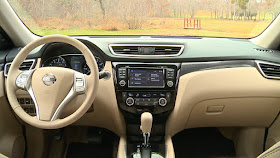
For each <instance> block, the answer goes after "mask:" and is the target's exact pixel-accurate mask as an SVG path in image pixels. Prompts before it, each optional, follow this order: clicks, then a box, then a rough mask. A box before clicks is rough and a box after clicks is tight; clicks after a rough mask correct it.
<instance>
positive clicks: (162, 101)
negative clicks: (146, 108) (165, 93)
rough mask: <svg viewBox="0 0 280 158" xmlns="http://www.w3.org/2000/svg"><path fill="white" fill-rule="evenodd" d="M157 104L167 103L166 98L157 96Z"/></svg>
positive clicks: (163, 104)
mask: <svg viewBox="0 0 280 158" xmlns="http://www.w3.org/2000/svg"><path fill="white" fill-rule="evenodd" d="M158 104H159V105H160V106H165V105H166V104H167V100H166V99H165V98H159V100H158Z"/></svg>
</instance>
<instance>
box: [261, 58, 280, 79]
mask: <svg viewBox="0 0 280 158" xmlns="http://www.w3.org/2000/svg"><path fill="white" fill-rule="evenodd" d="M257 65H258V68H259V70H260V71H261V73H262V75H263V76H264V77H266V78H271V79H280V64H275V63H270V62H263V61H257Z"/></svg>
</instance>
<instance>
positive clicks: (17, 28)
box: [0, 0, 38, 46]
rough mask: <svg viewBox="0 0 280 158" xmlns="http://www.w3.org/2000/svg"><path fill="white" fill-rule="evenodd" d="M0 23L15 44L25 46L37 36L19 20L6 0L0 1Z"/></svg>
mask: <svg viewBox="0 0 280 158" xmlns="http://www.w3.org/2000/svg"><path fill="white" fill-rule="evenodd" d="M0 25H1V27H2V28H3V29H4V30H5V32H6V33H7V34H8V35H9V37H10V38H11V39H12V41H13V43H14V44H15V45H16V46H25V45H27V44H28V43H30V42H31V41H33V40H35V39H36V38H38V36H36V35H35V34H33V33H31V32H30V31H29V30H28V28H27V27H26V26H25V25H24V24H23V23H22V22H21V20H20V19H19V18H18V16H17V15H16V13H15V12H14V10H13V9H12V7H11V6H10V4H9V3H8V1H7V0H1V1H0Z"/></svg>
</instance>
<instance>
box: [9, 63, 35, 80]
mask: <svg viewBox="0 0 280 158" xmlns="http://www.w3.org/2000/svg"><path fill="white" fill-rule="evenodd" d="M11 65H12V63H7V64H6V65H5V68H4V75H5V76H6V77H7V76H8V72H9V69H10V67H11ZM34 67H35V59H28V60H24V62H23V63H22V64H21V65H20V67H19V69H20V70H22V71H26V70H31V69H33V68H34Z"/></svg>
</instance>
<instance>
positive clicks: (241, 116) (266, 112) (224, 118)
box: [186, 97, 280, 128]
mask: <svg viewBox="0 0 280 158" xmlns="http://www.w3.org/2000/svg"><path fill="white" fill-rule="evenodd" d="M215 105H223V106H224V109H223V110H222V111H221V112H212V111H211V112H208V111H207V108H209V107H211V106H215ZM279 108H280V98H257V97H256V98H254V97H253V98H225V99H213V100H205V101H202V102H199V103H197V104H196V105H195V106H194V107H193V109H192V111H191V113H190V117H189V119H188V122H187V125H186V128H196V127H226V126H245V127H248V126H249V127H262V126H265V127H268V126H269V125H270V124H271V123H272V122H273V120H274V119H275V117H276V116H277V114H278V113H279Z"/></svg>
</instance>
